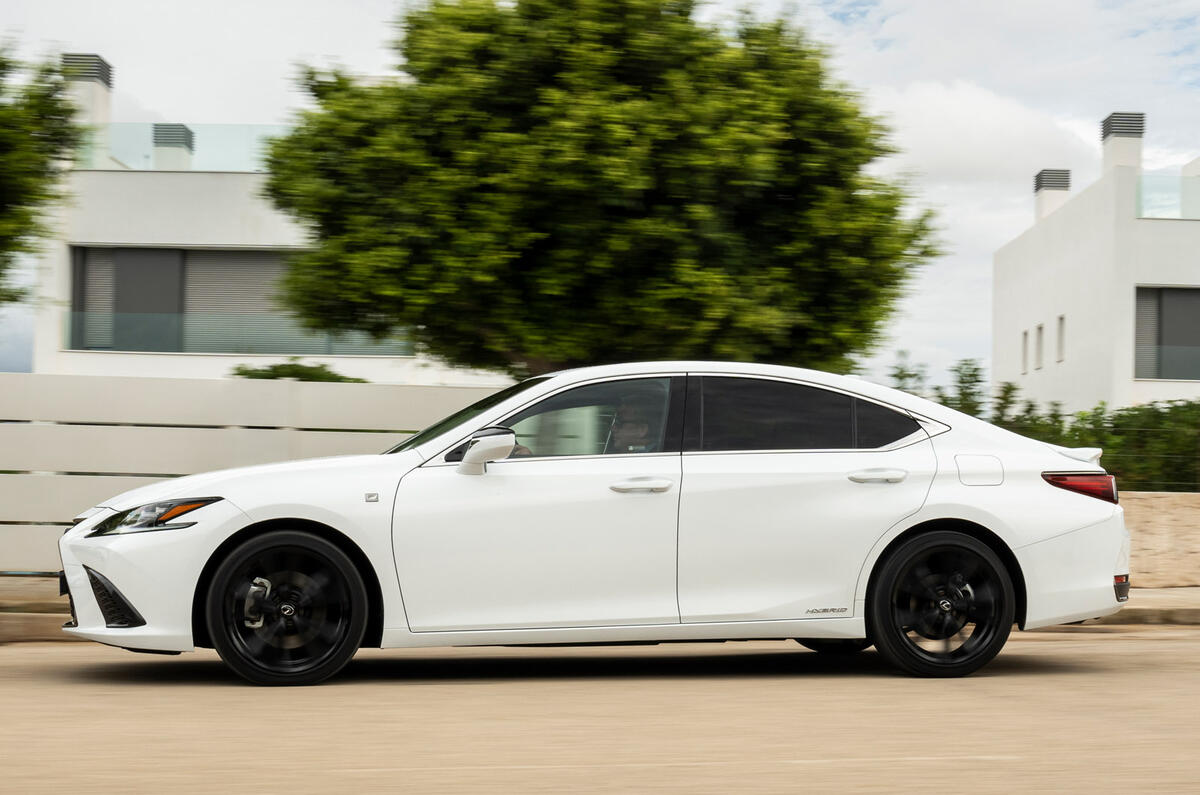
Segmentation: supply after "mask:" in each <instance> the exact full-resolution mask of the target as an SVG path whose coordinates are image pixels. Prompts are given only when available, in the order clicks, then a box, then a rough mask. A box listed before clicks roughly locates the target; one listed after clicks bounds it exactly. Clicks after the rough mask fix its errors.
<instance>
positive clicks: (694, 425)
mask: <svg viewBox="0 0 1200 795" xmlns="http://www.w3.org/2000/svg"><path fill="white" fill-rule="evenodd" d="M704 378H739V379H744V380H747V381H767V382H772V383H779V384H786V385H791V386H796V387H803V388H808V389H816V390H821V391H823V392H828V393H830V394H833V395H840V396H843V397H846V398H849V399H850V441H851V445H852V446H851V447H789V448H738V449H732V450H705V449H703V440H704V429H703V412H704V393H703V379H704ZM860 402H861V403H863V404H865V405H870V406H875V407H878V408H880V409H883V410H885V411H890V412H893V413H895V414H897V415H899V416H900V417H905V418H908V419H909V420H911V421H912V422H913V430H912V431H911V432H909V433H907V434H905V435H903V436H900V437H897V438H895V439H893V440H892V441H890V442H887V443H885V444H882V445H878V446H875V447H859V446H858V444H859V428H858V421H859V411H858V406H859V403H860ZM918 431H925V428H924V426H923V425H922V424H921V421H920V420H919V419H918V418H917V417H915V416H913V415H912V414H911V413H910V412H908V411H906V410H904V409H901V408H897V407H896V406H890V405H888V404H886V403H879V402H877V401H874V400H870V399H868V398H863V397H860V396H859V395H857V394H854V393H852V392H843V391H840V390H837V389H832V388H830V387H827V386H825V385H824V384H813V383H809V382H804V381H793V380H790V379H785V378H772V377H770V376H758V375H749V374H741V373H705V374H692V375H689V376H688V384H687V402H686V410H685V419H684V429H683V452H685V453H695V454H702V455H725V454H735V455H737V454H744V453H821V452H855V453H858V452H875V451H886V450H891V449H894V448H893V446H894V445H897V443H899V442H902V441H904V440H905V439H908V438H909V437H911V436H913V435H914V434H916V433H917V432H918ZM924 438H928V432H927V431H925V437H924ZM915 441H920V440H915ZM915 441H914V442H909V443H908V444H912V443H915ZM908 444H904V445H900V446H902V447H907V446H908Z"/></svg>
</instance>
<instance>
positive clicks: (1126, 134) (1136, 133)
mask: <svg viewBox="0 0 1200 795" xmlns="http://www.w3.org/2000/svg"><path fill="white" fill-rule="evenodd" d="M1145 132H1146V114H1145V113H1110V114H1108V116H1106V117H1105V118H1104V121H1103V122H1101V123H1100V140H1101V141H1103V140H1104V139H1105V138H1108V137H1109V136H1110V135H1116V136H1119V137H1121V138H1141V137H1142V136H1143V135H1144V134H1145Z"/></svg>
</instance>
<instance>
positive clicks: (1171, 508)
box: [1121, 492, 1200, 588]
mask: <svg viewBox="0 0 1200 795" xmlns="http://www.w3.org/2000/svg"><path fill="white" fill-rule="evenodd" d="M1121 505H1122V506H1124V508H1125V524H1126V526H1127V527H1128V528H1129V535H1130V543H1131V547H1130V554H1131V557H1132V568H1133V571H1132V572H1130V579H1131V580H1132V582H1133V585H1134V587H1136V588H1175V587H1179V586H1185V585H1190V586H1200V494H1191V493H1168V492H1123V493H1122V494H1121Z"/></svg>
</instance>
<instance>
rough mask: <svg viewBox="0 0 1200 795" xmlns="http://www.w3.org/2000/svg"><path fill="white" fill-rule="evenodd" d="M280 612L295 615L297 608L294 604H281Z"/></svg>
mask: <svg viewBox="0 0 1200 795" xmlns="http://www.w3.org/2000/svg"><path fill="white" fill-rule="evenodd" d="M279 612H280V613H283V614H284V615H285V616H293V615H295V614H296V608H295V607H294V606H292V605H280V606H279Z"/></svg>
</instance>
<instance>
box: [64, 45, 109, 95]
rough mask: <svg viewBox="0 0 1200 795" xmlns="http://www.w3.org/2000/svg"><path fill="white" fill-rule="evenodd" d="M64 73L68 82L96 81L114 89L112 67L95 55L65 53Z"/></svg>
mask: <svg viewBox="0 0 1200 795" xmlns="http://www.w3.org/2000/svg"><path fill="white" fill-rule="evenodd" d="M62 66H63V71H64V72H66V74H67V79H68V80H95V81H96V82H98V83H103V84H104V85H105V86H107V87H108V88H112V66H110V65H109V63H108V61H106V60H104V59H103V58H101V57H100V56H99V55H96V54H94V53H81V52H68V53H63V57H62Z"/></svg>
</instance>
